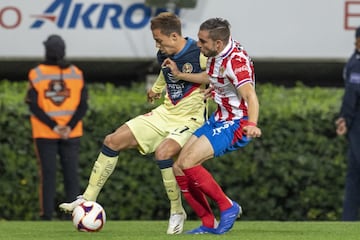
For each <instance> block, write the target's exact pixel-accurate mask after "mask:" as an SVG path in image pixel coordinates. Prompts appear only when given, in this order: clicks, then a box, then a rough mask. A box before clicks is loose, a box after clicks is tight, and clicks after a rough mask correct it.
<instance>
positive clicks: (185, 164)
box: [177, 136, 214, 169]
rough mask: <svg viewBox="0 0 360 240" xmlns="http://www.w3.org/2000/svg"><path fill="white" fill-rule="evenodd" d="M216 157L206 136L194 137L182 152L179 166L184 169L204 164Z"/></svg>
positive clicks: (178, 161)
mask: <svg viewBox="0 0 360 240" xmlns="http://www.w3.org/2000/svg"><path fill="white" fill-rule="evenodd" d="M213 156H214V150H213V148H212V146H211V144H210V141H209V140H208V139H207V137H205V136H200V137H199V138H197V137H196V136H192V137H191V138H190V139H189V141H188V142H187V143H186V145H185V146H184V148H183V149H182V151H181V152H180V155H179V158H178V160H177V165H178V166H180V168H182V169H187V168H191V167H194V166H196V165H199V164H202V163H203V162H205V161H206V160H208V159H210V158H212V157H213Z"/></svg>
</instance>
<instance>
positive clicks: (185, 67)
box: [182, 63, 194, 73]
mask: <svg viewBox="0 0 360 240" xmlns="http://www.w3.org/2000/svg"><path fill="white" fill-rule="evenodd" d="M193 69H194V68H193V66H192V65H191V63H185V64H184V65H183V67H182V72H183V73H192V71H193Z"/></svg>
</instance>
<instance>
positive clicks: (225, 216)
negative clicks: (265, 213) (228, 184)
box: [216, 201, 242, 234]
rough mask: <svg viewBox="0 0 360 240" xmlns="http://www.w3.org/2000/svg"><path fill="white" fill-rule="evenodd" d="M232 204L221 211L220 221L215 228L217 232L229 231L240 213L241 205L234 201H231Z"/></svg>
mask: <svg viewBox="0 0 360 240" xmlns="http://www.w3.org/2000/svg"><path fill="white" fill-rule="evenodd" d="M232 204H233V205H232V206H231V207H230V208H228V209H226V210H225V211H222V212H221V214H220V223H219V226H218V227H217V228H216V233H217V234H223V233H226V232H228V231H230V229H231V228H232V227H233V225H234V223H235V221H236V219H237V218H238V217H240V215H241V214H242V209H241V206H240V205H239V204H238V203H237V202H234V201H232Z"/></svg>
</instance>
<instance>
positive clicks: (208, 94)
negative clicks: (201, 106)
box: [200, 86, 214, 100]
mask: <svg viewBox="0 0 360 240" xmlns="http://www.w3.org/2000/svg"><path fill="white" fill-rule="evenodd" d="M200 91H201V92H202V93H203V94H204V100H206V99H209V98H211V99H213V98H214V88H213V87H211V86H209V87H208V88H206V89H201V90H200Z"/></svg>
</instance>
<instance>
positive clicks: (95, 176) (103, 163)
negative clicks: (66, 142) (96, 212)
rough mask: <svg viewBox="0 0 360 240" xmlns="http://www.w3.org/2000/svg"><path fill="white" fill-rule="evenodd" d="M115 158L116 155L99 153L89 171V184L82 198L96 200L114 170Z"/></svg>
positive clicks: (116, 158)
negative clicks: (110, 155) (109, 155)
mask: <svg viewBox="0 0 360 240" xmlns="http://www.w3.org/2000/svg"><path fill="white" fill-rule="evenodd" d="M117 160H118V156H116V157H108V156H106V155H104V154H103V153H100V154H99V156H98V158H97V160H96V162H95V164H94V166H93V169H92V171H91V175H90V178H89V184H88V186H87V188H86V190H85V192H84V194H83V197H84V199H86V200H88V201H96V199H97V197H98V195H99V193H100V190H101V189H102V187H103V186H104V184H105V182H106V180H107V179H108V178H109V176H110V175H111V173H112V172H113V171H114V169H115V167H116V163H117Z"/></svg>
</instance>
